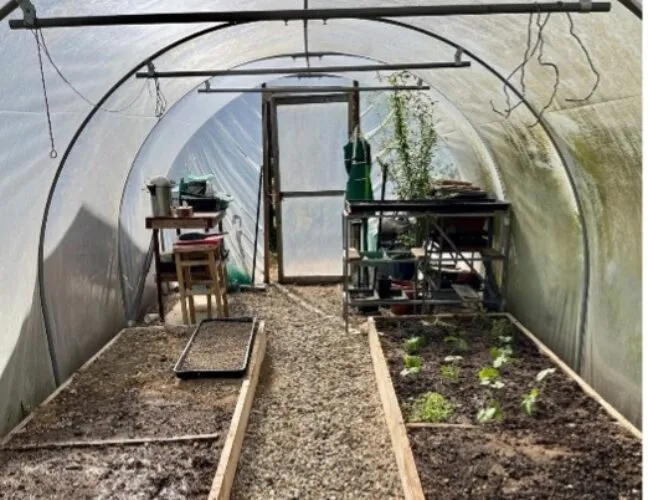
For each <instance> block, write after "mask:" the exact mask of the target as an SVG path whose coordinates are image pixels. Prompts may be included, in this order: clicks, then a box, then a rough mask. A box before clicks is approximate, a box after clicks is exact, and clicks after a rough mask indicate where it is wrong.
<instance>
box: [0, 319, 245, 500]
mask: <svg viewBox="0 0 648 500" xmlns="http://www.w3.org/2000/svg"><path fill="white" fill-rule="evenodd" d="M191 332H192V329H191V328H185V327H147V328H132V329H127V330H125V331H124V332H123V333H122V334H121V336H120V337H119V338H118V339H117V341H116V342H115V343H114V344H112V345H111V346H110V348H109V349H108V350H106V351H105V352H104V353H102V354H101V356H100V357H99V358H97V359H96V360H95V361H94V362H93V363H92V364H90V365H89V366H88V367H87V368H85V369H83V370H81V371H79V372H78V373H77V374H75V376H74V377H73V378H72V380H71V383H70V384H69V385H67V386H66V387H65V389H63V390H62V392H60V393H59V394H58V395H57V396H56V397H55V398H54V399H53V400H52V401H51V402H49V403H48V404H47V405H44V406H41V407H39V408H37V409H36V410H35V411H34V413H33V414H32V416H31V418H30V419H29V420H28V421H27V424H26V425H24V426H23V427H22V428H21V429H20V430H19V431H17V432H14V433H13V434H12V435H11V438H10V439H9V440H8V441H7V442H6V443H5V444H4V446H3V447H0V497H2V495H4V496H5V497H6V498H12V499H13V498H29V497H38V498H52V497H56V498H60V497H65V496H68V497H70V498H77V497H79V496H82V497H92V498H153V497H155V496H162V497H166V498H169V497H174V498H178V497H182V498H204V497H205V496H206V495H207V494H208V493H209V490H210V488H211V485H212V479H213V476H214V474H215V472H216V466H217V464H218V459H219V455H220V450H221V448H222V446H223V443H224V441H225V439H226V437H227V432H228V429H229V425H230V421H231V419H232V414H233V413H234V408H235V406H236V403H237V398H238V395H239V389H240V386H241V381H240V380H213V379H202V380H188V381H183V380H179V379H178V378H177V377H176V376H175V375H174V373H173V366H174V364H175V362H176V361H177V359H178V357H179V356H180V353H181V352H182V350H183V348H184V346H185V345H186V343H187V340H188V339H189V336H190V334H191ZM176 438H179V440H177V441H169V442H161V441H162V440H169V439H176ZM185 438H186V439H185ZM121 440H125V441H127V440H131V442H130V443H126V444H117V443H115V442H114V441H121ZM133 440H134V441H137V443H133V442H132V441H133ZM144 441H150V442H144ZM88 442H92V444H91V445H88V444H89V443H88ZM75 443H76V445H75ZM70 444H72V445H71V446H70ZM35 447H38V448H42V449H33V448H35Z"/></svg>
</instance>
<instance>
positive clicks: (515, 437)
mask: <svg viewBox="0 0 648 500" xmlns="http://www.w3.org/2000/svg"><path fill="white" fill-rule="evenodd" d="M376 329H377V330H378V332H380V333H381V334H382V335H380V343H381V346H382V349H383V353H384V355H385V359H386V361H387V364H388V367H389V371H390V375H391V379H392V383H393V386H394V389H395V391H396V396H397V398H398V403H399V406H400V408H401V412H402V414H403V419H404V420H405V421H406V422H409V424H408V436H409V440H410V444H411V446H412V451H413V453H414V458H415V461H416V468H417V470H418V474H419V477H420V480H421V483H422V486H423V490H424V492H425V495H426V497H427V498H444V499H459V498H516V499H517V498H554V499H558V498H574V499H576V498H578V499H584V498H591V499H594V498H596V499H601V498H610V499H612V498H614V499H620V498H627V499H629V498H640V497H641V489H642V482H641V459H642V452H641V441H640V440H639V439H637V438H636V437H635V436H633V435H632V434H631V433H630V432H628V431H627V430H626V429H625V428H623V427H622V426H620V425H619V424H618V423H617V422H616V421H615V420H613V419H612V418H611V417H610V415H609V414H608V413H607V412H606V411H605V410H604V409H603V408H602V407H601V406H600V405H599V404H598V403H597V402H596V401H594V400H593V399H592V398H591V397H590V396H588V395H587V394H585V392H583V390H582V389H581V387H580V386H579V385H578V384H577V383H576V381H574V380H573V379H571V378H570V377H568V376H567V375H566V374H565V373H564V372H563V371H561V370H560V369H559V368H557V367H556V366H555V365H554V363H553V361H552V360H551V359H549V358H548V357H546V356H544V355H543V354H542V353H541V352H540V351H539V350H538V348H537V346H536V345H535V344H534V343H533V342H532V341H531V340H530V339H529V338H528V337H526V336H525V335H524V334H523V333H522V332H521V331H519V330H518V329H517V327H516V326H515V325H513V324H512V323H511V322H510V321H509V319H508V318H506V317H499V318H498V317H492V316H486V315H483V314H477V315H476V316H472V317H470V316H469V317H458V316H457V317H441V318H438V317H437V318H435V317H430V318H427V319H420V318H418V319H417V318H410V319H405V318H403V319H397V318H393V319H392V318H389V319H387V318H376ZM413 423H418V424H421V423H423V424H424V425H413ZM430 424H434V425H430Z"/></svg>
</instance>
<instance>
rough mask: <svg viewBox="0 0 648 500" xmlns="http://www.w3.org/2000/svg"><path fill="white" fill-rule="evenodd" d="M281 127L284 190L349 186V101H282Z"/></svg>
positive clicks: (342, 188) (280, 159)
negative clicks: (346, 156)
mask: <svg viewBox="0 0 648 500" xmlns="http://www.w3.org/2000/svg"><path fill="white" fill-rule="evenodd" d="M277 129H278V131H277V144H278V150H279V151H278V153H279V188H280V190H281V191H282V192H283V191H326V190H337V189H341V190H344V189H345V187H346V177H347V176H346V171H345V169H344V155H343V153H342V148H343V147H344V145H345V144H346V143H347V141H348V140H349V105H348V103H346V102H331V103H308V104H279V105H278V106H277ZM307 172H308V174H307ZM284 229H285V230H286V231H288V230H289V228H288V227H285V228H284Z"/></svg>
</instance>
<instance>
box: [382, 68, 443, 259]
mask: <svg viewBox="0 0 648 500" xmlns="http://www.w3.org/2000/svg"><path fill="white" fill-rule="evenodd" d="M415 80H416V79H415V77H414V76H413V75H411V74H410V73H407V72H405V71H403V72H399V73H394V74H392V75H390V76H389V78H388V81H389V84H390V85H392V86H401V87H402V86H411V85H413V84H415ZM435 105H436V103H435V102H434V101H433V100H432V97H431V96H430V95H429V94H428V93H427V92H422V91H403V90H394V91H392V92H390V96H389V106H390V115H389V116H390V120H389V125H390V128H391V132H392V135H391V136H390V137H389V138H388V139H387V140H386V141H385V142H384V143H383V144H382V148H381V149H382V151H381V154H382V155H383V161H386V162H387V163H388V164H389V180H390V181H391V182H392V183H393V186H394V194H395V195H396V197H397V198H398V199H400V200H416V199H419V200H420V199H424V198H427V197H428V196H429V194H430V188H431V183H432V177H431V175H430V168H431V165H432V163H433V161H434V159H435V156H436V148H437V144H438V141H439V136H438V134H437V131H436V127H435V114H434V107H435ZM422 229H423V228H422V227H421V226H420V225H419V224H416V225H415V226H414V227H410V228H409V230H406V231H405V232H404V233H403V234H401V235H400V238H399V239H400V241H401V243H402V244H403V245H404V246H405V247H410V248H411V247H412V246H414V245H417V244H420V241H421V239H422V237H423V235H422Z"/></svg>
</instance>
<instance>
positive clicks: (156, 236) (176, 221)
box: [146, 210, 225, 323]
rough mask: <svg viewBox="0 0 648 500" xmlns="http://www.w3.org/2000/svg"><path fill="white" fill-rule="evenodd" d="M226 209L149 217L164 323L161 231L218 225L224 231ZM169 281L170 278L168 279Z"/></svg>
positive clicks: (147, 220) (156, 278) (160, 307)
mask: <svg viewBox="0 0 648 500" xmlns="http://www.w3.org/2000/svg"><path fill="white" fill-rule="evenodd" d="M224 217H225V211H224V210H222V211H220V212H210V213H195V214H193V215H192V216H191V217H173V216H169V217H147V218H146V229H152V230H153V234H152V236H151V238H152V242H153V255H154V257H155V284H156V286H157V301H158V311H159V313H160V320H161V321H162V322H163V323H164V303H163V302H162V281H163V279H162V273H161V271H160V231H163V230H164V229H176V230H177V231H178V232H179V231H180V230H181V229H202V230H204V231H205V232H207V231H209V230H210V229H213V228H214V227H216V226H217V225H218V230H219V231H220V232H222V231H223V218H224ZM167 281H168V280H167Z"/></svg>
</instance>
